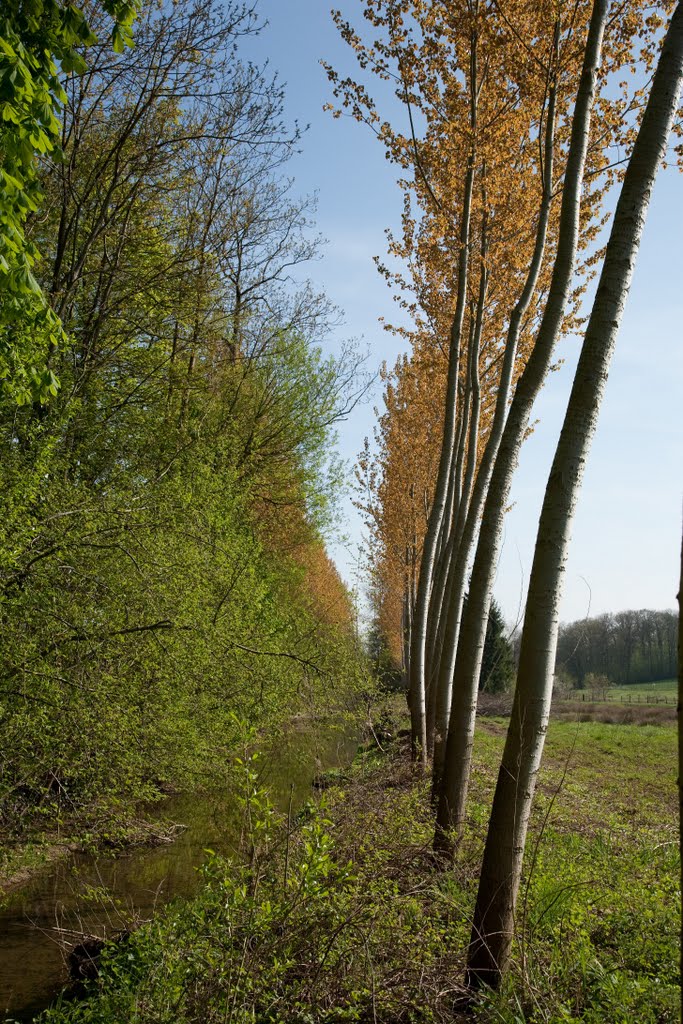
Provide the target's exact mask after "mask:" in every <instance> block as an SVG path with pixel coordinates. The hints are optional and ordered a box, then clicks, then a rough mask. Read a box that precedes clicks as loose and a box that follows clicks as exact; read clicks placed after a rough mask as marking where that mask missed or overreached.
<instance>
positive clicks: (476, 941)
mask: <svg viewBox="0 0 683 1024" xmlns="http://www.w3.org/2000/svg"><path fill="white" fill-rule="evenodd" d="M682 80H683V3H679V4H678V6H677V7H676V10H675V12H674V15H673V18H672V21H671V24H670V26H669V30H668V32H667V35H666V38H665V41H664V46H663V49H662V54H661V57H660V60H659V64H658V67H657V71H656V74H655V77H654V81H653V84H652V88H651V91H650V96H649V99H648V102H647V106H646V109H645V113H644V115H643V120H642V123H641V127H640V130H639V132H638V136H637V138H636V142H635V145H634V148H633V153H632V155H631V158H630V160H629V164H628V168H627V170H626V175H625V177H624V182H623V185H622V189H621V193H620V196H619V200H618V203H617V208H616V211H615V214H614V221H613V224H612V230H611V233H610V238H609V242H608V244H607V249H606V252H605V259H604V263H603V268H602V272H601V275H600V281H599V284H598V288H597V292H596V296H595V299H594V302H593V308H592V310H591V315H590V319H589V321H588V326H587V328H586V334H585V338H584V343H583V346H582V349H581V356H580V358H579V364H578V367H577V370H576V374H575V377H574V384H573V387H572V391H571V395H570V398H569V403H568V406H567V412H566V415H565V420H564V424H563V427H562V432H561V434H560V439H559V442H558V445H557V450H556V452H555V458H554V460H553V465H552V468H551V471H550V475H549V477H548V484H547V487H546V492H545V498H544V501H543V508H542V511H541V517H540V521H539V527H538V536H537V539H536V548H535V551H534V561H533V566H532V570H531V577H530V580H529V595H528V598H527V605H526V614H525V619H524V629H523V632H522V645H521V650H520V659H519V669H518V679H517V689H516V691H515V699H514V703H513V708H512V715H511V718H510V726H509V729H508V734H507V740H506V744H505V750H504V753H503V760H502V763H501V767H500V773H499V775H498V783H497V786H496V792H495V796H494V801H493V808H492V812H491V819H490V822H489V829H488V835H487V840H486V848H485V851H484V862H483V867H482V873H481V878H480V883H479V893H478V896H477V903H476V907H475V913H474V923H473V928H472V939H471V944H470V950H469V962H468V973H467V980H468V984H469V985H470V986H473V987H481V986H482V985H490V986H494V987H495V986H497V984H498V983H499V980H500V977H501V972H502V971H504V969H505V967H506V964H507V961H508V958H509V951H510V945H511V942H512V936H513V928H514V910H515V902H516V897H517V892H518V889H519V882H520V878H521V872H522V858H523V856H524V846H525V843H526V833H527V826H528V821H529V815H530V813H531V805H532V801H533V796H534V790H535V786H536V778H537V775H538V770H539V766H540V762H541V757H542V753H543V745H544V741H545V734H546V730H547V726H548V717H549V713H550V699H551V694H552V677H553V669H554V664H555V653H556V650H557V631H558V609H559V602H560V597H561V593H562V582H563V577H564V571H565V563H566V558H567V550H568V546H569V536H570V530H571V524H572V520H573V516H574V510H575V508H576V502H577V498H578V495H579V491H580V488H581V480H582V477H583V470H584V466H585V462H586V458H587V456H588V452H589V449H590V444H591V441H592V438H593V435H594V433H595V428H596V425H597V420H598V414H599V410H600V404H601V401H602V397H603V393H604V390H605V384H606V381H607V374H608V370H609V364H610V361H611V357H612V353H613V351H614V345H615V342H616V337H617V333H618V330H619V325H620V323H621V318H622V315H623V310H624V306H625V303H626V299H627V297H628V292H629V288H630V284H631V279H632V276H633V269H634V266H635V261H636V257H637V254H638V248H639V246H640V239H641V236H642V231H643V227H644V224H645V217H646V214H647V209H648V205H649V202H650V197H651V194H652V188H653V185H654V181H655V177H656V174H657V170H658V168H659V166H660V164H661V162H662V160H663V158H664V155H665V153H666V146H667V142H668V138H669V134H670V131H671V126H672V124H673V120H674V117H675V114H676V110H677V106H678V96H679V92H680V87H681V81H682Z"/></svg>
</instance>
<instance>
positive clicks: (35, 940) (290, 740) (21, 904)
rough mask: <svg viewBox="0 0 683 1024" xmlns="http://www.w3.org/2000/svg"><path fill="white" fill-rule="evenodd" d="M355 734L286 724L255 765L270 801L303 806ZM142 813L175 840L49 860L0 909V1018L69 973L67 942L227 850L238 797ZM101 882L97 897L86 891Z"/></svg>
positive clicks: (29, 1005)
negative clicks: (210, 853)
mask: <svg viewBox="0 0 683 1024" xmlns="http://www.w3.org/2000/svg"><path fill="white" fill-rule="evenodd" d="M358 742H359V739H358V736H357V735H349V733H348V731H346V732H342V731H340V730H339V729H330V728H325V729H320V728H317V729H314V727H312V726H306V727H305V728H297V729H293V730H291V732H290V734H289V735H288V737H287V738H286V739H284V740H283V739H282V738H280V739H279V740H278V743H277V745H276V746H274V748H273V749H270V750H268V749H266V750H264V752H263V756H262V759H261V760H260V762H259V764H260V766H261V770H262V777H263V783H264V785H265V786H267V788H268V790H269V792H270V795H271V799H272V800H273V802H274V803H275V805H276V806H278V807H279V808H280V809H282V810H286V808H287V806H288V804H289V800H290V794H292V793H293V799H292V802H293V806H294V807H295V808H296V807H298V806H300V805H301V804H302V803H303V802H304V801H305V800H306V799H307V797H308V796H310V793H311V783H312V781H313V779H314V778H315V776H316V775H317V774H318V773H319V772H320V771H322V770H325V769H328V768H334V767H339V766H342V765H344V764H348V763H350V761H351V760H352V759H353V756H354V754H355V753H356V750H357V747H358ZM145 817H146V818H147V819H148V820H152V821H154V820H155V821H158V822H159V823H160V825H164V823H171V822H175V823H179V824H182V825H184V826H185V829H184V831H182V832H181V834H180V835H179V836H178V837H177V838H176V839H175V841H174V842H172V843H170V844H168V843H164V844H163V845H159V846H153V847H135V848H133V849H131V850H128V851H126V852H125V853H122V854H120V855H117V856H107V855H90V854H83V853H74V854H71V855H69V856H68V858H66V859H64V860H60V861H58V862H57V863H55V864H52V865H46V866H45V867H44V868H42V869H40V870H39V871H38V872H37V873H36V874H35V875H34V876H33V878H32V879H31V880H30V881H29V882H28V883H27V884H26V885H25V886H23V887H22V888H21V889H19V890H17V891H16V892H14V893H12V894H11V895H10V897H9V898H8V901H7V902H6V903H5V904H4V906H2V907H0V1020H5V1021H12V1020H13V1021H21V1022H25V1021H31V1020H32V1019H33V1017H34V1016H35V1015H36V1014H38V1013H39V1012H40V1011H41V1010H43V1009H44V1008H45V1007H46V1006H48V1005H49V1004H50V1002H51V1001H52V999H53V998H54V997H55V996H56V994H57V993H58V992H59V991H60V989H61V988H62V986H63V985H64V984H65V983H66V982H67V981H68V971H67V968H66V964H65V940H68V938H69V937H70V933H73V938H74V941H77V936H78V935H82V934H94V935H103V934H107V935H113V934H115V933H116V932H118V931H121V930H122V929H123V928H124V927H126V924H127V923H128V922H129V921H130V919H131V918H132V917H135V918H137V919H143V920H144V919H148V918H150V917H151V916H152V915H153V914H154V912H155V910H156V909H157V908H159V907H161V906H162V905H163V904H164V903H165V902H167V901H168V900H170V899H173V898H176V897H188V896H191V895H192V894H193V892H194V891H195V890H196V888H197V886H198V884H199V882H200V876H199V873H198V871H197V868H198V867H199V865H200V864H201V863H202V862H203V861H204V859H205V857H206V854H205V852H204V851H205V848H206V847H210V848H212V849H214V850H216V851H218V852H221V851H226V852H227V851H229V850H230V849H231V848H232V847H233V846H234V842H235V839H236V835H235V832H236V824H237V821H238V814H237V812H236V801H235V797H234V796H232V795H231V794H229V793H221V794H201V795H199V796H198V795H196V794H182V795H179V796H173V797H169V798H167V799H165V800H163V801H162V802H161V803H159V804H157V805H155V806H154V807H153V808H152V809H151V810H150V809H148V810H147V811H146V813H145ZM98 889H99V890H101V889H105V890H106V891H107V894H108V895H107V898H106V899H105V900H104V901H103V900H102V899H101V898H100V897H98V896H97V895H96V893H94V892H93V890H98Z"/></svg>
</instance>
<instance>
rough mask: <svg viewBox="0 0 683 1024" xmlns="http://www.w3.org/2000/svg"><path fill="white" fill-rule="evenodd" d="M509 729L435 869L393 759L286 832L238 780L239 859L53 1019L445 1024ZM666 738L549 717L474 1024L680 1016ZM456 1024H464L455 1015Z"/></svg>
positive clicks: (385, 757) (490, 726) (494, 728)
mask: <svg viewBox="0 0 683 1024" xmlns="http://www.w3.org/2000/svg"><path fill="white" fill-rule="evenodd" d="M504 731H505V724H504V722H503V721H502V720H497V719H487V720H484V721H482V722H480V725H479V729H478V734H477V745H476V762H475V769H474V775H473V799H472V807H471V818H470V825H469V829H468V832H467V835H466V838H465V841H464V843H463V845H462V848H461V851H460V857H459V860H458V864H457V866H456V868H455V870H453V871H449V872H446V873H443V872H440V871H438V870H437V869H436V867H435V865H434V863H433V860H432V858H431V856H430V840H431V832H432V825H431V813H430V809H429V801H428V791H427V787H426V785H425V784H424V782H423V781H422V780H420V779H419V778H416V777H415V775H414V774H413V772H412V770H411V767H410V764H409V762H408V760H407V758H406V753H405V750H404V749H401V748H397V747H393V748H391V749H390V750H388V751H387V752H386V753H382V752H379V751H374V752H372V753H369V754H366V755H364V756H363V757H361V758H359V759H357V762H356V763H355V764H354V766H353V767H352V769H350V771H349V772H348V773H347V774H346V775H345V776H342V777H339V776H337V778H336V780H335V782H336V784H335V786H334V787H333V788H331V789H329V790H327V791H326V792H325V794H324V795H323V798H322V799H323V803H322V804H320V805H317V806H313V805H311V806H309V807H307V808H305V809H304V811H302V812H301V813H300V814H299V815H298V817H296V818H295V819H292V820H290V822H289V825H288V824H287V822H283V821H282V820H281V819H279V818H278V817H277V816H276V815H275V814H274V812H273V811H272V809H271V808H270V807H269V806H268V804H267V802H266V801H265V799H264V797H263V795H262V794H260V793H259V792H258V790H256V789H255V788H254V785H253V781H254V779H253V776H252V775H251V774H250V769H249V766H248V765H247V766H245V769H244V772H245V775H244V783H245V785H244V793H245V796H244V822H245V845H244V849H243V851H242V852H243V854H244V853H246V855H247V857H246V864H244V863H243V861H242V860H241V859H240V857H239V856H236V857H235V859H234V861H232V862H230V863H228V862H226V861H223V860H221V859H220V858H218V857H215V856H212V855H211V854H209V855H208V857H209V860H208V864H207V867H206V875H205V885H204V887H203V889H202V891H201V893H200V895H199V896H198V897H197V898H196V899H195V900H193V901H192V902H190V903H187V904H184V905H182V906H178V907H176V908H171V909H170V910H168V911H166V912H165V913H164V914H162V915H161V916H160V917H159V918H158V920H157V921H155V922H154V923H153V924H152V925H151V926H149V927H147V928H145V929H142V930H140V931H139V932H138V933H136V934H135V935H133V936H131V937H130V938H129V939H127V941H126V942H125V943H123V944H122V945H121V946H120V947H119V948H118V949H115V950H113V951H112V952H111V953H109V954H107V956H106V957H105V961H104V963H103V969H102V973H101V976H100V979H99V981H98V982H97V983H95V985H94V987H93V989H92V991H91V993H90V995H89V997H88V998H87V999H86V1000H85V1001H83V1002H80V1003H74V1004H71V1005H65V1006H64V1007H62V1008H57V1009H54V1010H52V1011H49V1012H48V1014H47V1015H46V1017H45V1020H47V1021H50V1022H51V1024H57V1022H59V1024H65V1022H67V1021H69V1022H74V1024H75V1022H79V1024H95V1022H97V1024H107V1022H112V1024H113V1022H114V1021H116V1022H119V1021H123V1020H126V1021H133V1022H136V1024H143V1022H144V1024H148V1022H149V1024H151V1022H155V1024H159V1022H168V1024H170V1022H171V1021H173V1022H176V1021H178V1022H190V1021H193V1022H194V1021H203V1022H213V1021H216V1022H217V1021H221V1022H226V1021H227V1022H233V1024H237V1022H239V1024H246V1022H247V1021H249V1022H254V1021H258V1022H262V1024H265V1022H276V1021H287V1022H291V1024H313V1022H316V1024H317V1022H326V1021H328V1022H332V1021H334V1022H341V1021H368V1022H370V1021H381V1022H387V1024H389V1022H391V1024H398V1022H404V1021H405V1022H408V1021H416V1022H418V1021H420V1022H441V1021H443V1022H446V1021H454V1020H458V1019H459V1017H458V1015H457V1013H456V1012H455V1011H454V1002H455V1000H456V999H457V996H458V995H459V993H460V984H461V978H462V969H463V963H464V952H465V949H466V945H467V940H468V937H469V925H468V922H469V918H470V913H471V909H472V906H473V902H474V897H475V894H476V881H477V870H478V864H479V860H480V856H481V850H482V843H483V837H484V832H485V827H486V820H487V808H488V803H489V801H490V797H491V793H492V789H493V785H494V782H495V774H496V770H497V761H498V755H499V753H500V749H501V745H502V741H503V737H504ZM675 801H676V789H675V732H674V730H673V729H671V728H669V727H668V726H659V727H655V726H629V725H605V724H601V723H594V722H583V723H578V724H577V723H567V722H557V721H556V722H554V723H553V724H552V726H551V729H550V732H549V736H548V744H547V758H546V763H545V767H544V770H543V774H542V778H541V782H540V787H539V795H538V800H537V804H536V809H535V813H534V825H533V830H532V836H531V841H530V843H529V847H528V858H527V871H526V878H525V882H524V885H523V888H522V892H521V898H520V914H519V930H518V936H517V940H516V944H515V956H514V964H513V969H512V973H511V975H510V978H509V980H508V982H507V984H506V987H505V989H504V991H502V992H501V993H500V994H499V995H497V996H495V997H493V998H492V999H491V1000H489V1001H488V1002H487V1001H485V1002H484V1003H482V1005H481V1006H479V1007H478V1008H477V1009H476V1010H475V1012H474V1016H473V1017H469V1018H467V1019H469V1020H472V1019H474V1020H477V1021H480V1022H499V1021H500V1022H507V1024H521V1022H528V1024H531V1022H548V1024H555V1022H558V1024H559V1022H576V1021H587V1022H589V1024H595V1022H598V1021H609V1022H611V1024H620V1022H624V1024H626V1022H627V1021H628V1022H629V1024H630V1022H633V1021H637V1022H638V1024H668V1022H674V1021H676V1020H678V1016H677V1001H678V987H677V986H678V976H677V957H678V951H677V927H678V875H677V872H678V849H677V841H676V827H675ZM463 1019H465V1018H463Z"/></svg>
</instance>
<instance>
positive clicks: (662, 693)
mask: <svg viewBox="0 0 683 1024" xmlns="http://www.w3.org/2000/svg"><path fill="white" fill-rule="evenodd" d="M607 692H608V693H609V694H611V695H614V696H619V697H625V698H626V699H627V700H628V698H629V697H653V696H655V697H676V695H677V693H678V683H677V681H676V680H675V679H658V680H657V682H655V683H631V684H630V685H629V686H613V687H610V689H609V690H608V691H607Z"/></svg>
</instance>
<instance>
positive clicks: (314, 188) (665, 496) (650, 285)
mask: <svg viewBox="0 0 683 1024" xmlns="http://www.w3.org/2000/svg"><path fill="white" fill-rule="evenodd" d="M337 6H339V7H341V9H342V11H343V12H344V13H345V14H346V15H347V16H348V17H349V18H350V20H352V21H354V22H355V23H359V22H360V20H361V16H360V12H361V5H360V3H359V2H358V0H343V2H341V3H339V4H338V5H337ZM259 10H260V12H261V14H262V16H263V17H264V18H266V19H267V20H268V22H269V24H268V26H267V27H266V28H265V29H264V31H263V33H262V34H261V36H260V37H258V38H257V39H255V40H252V41H250V43H249V47H248V50H247V51H246V52H247V53H248V55H249V56H250V57H251V58H252V59H254V60H256V61H258V62H261V61H263V60H265V59H268V60H269V61H270V66H271V69H272V70H273V71H277V72H278V74H279V76H280V78H281V79H282V81H283V82H284V83H286V116H287V117H288V118H289V119H290V120H294V119H296V120H298V121H299V122H300V123H301V124H304V125H305V124H308V125H309V126H310V127H309V129H308V131H307V132H306V134H305V136H304V139H303V143H302V153H301V154H300V155H298V156H297V157H296V158H295V159H294V160H293V161H292V163H291V164H290V166H289V174H290V175H291V176H292V177H293V178H294V182H295V189H296V191H297V192H298V193H300V194H308V193H314V192H315V193H317V196H318V212H317V218H316V220H317V228H318V230H319V231H320V232H321V234H322V235H323V236H324V237H325V238H326V239H327V245H326V246H325V248H324V250H323V252H322V257H321V259H320V260H319V261H318V262H316V263H315V264H313V265H311V266H309V268H308V269H307V276H308V277H309V278H310V280H311V281H312V282H313V283H314V284H315V285H316V286H318V287H320V288H321V289H323V290H324V291H325V292H326V293H327V295H328V296H329V297H330V299H331V300H332V301H333V302H335V303H336V304H337V305H338V306H339V307H341V309H342V311H343V313H344V321H345V323H344V326H342V327H341V328H339V329H338V330H337V331H336V333H335V337H334V338H333V339H332V341H331V345H332V347H334V345H335V343H336V344H341V342H342V340H343V339H344V338H351V337H355V338H358V339H362V340H363V342H364V344H365V345H366V347H367V348H368V349H369V352H370V365H371V367H372V368H374V369H376V368H377V367H378V366H379V364H380V363H381V362H382V360H384V359H386V360H387V362H388V363H390V364H391V363H393V362H394V360H395V359H396V357H397V355H398V354H399V352H400V351H401V349H402V343H401V342H400V340H399V339H397V338H395V337H392V336H391V335H390V334H388V333H387V332H386V331H384V330H383V329H382V327H381V325H380V324H379V323H378V318H379V317H382V316H384V317H386V318H387V319H393V320H395V319H396V316H397V313H398V310H397V307H396V306H395V303H394V302H393V299H392V296H391V293H390V291H389V289H388V288H387V286H386V284H385V283H384V281H383V280H382V279H381V278H380V276H379V274H378V273H377V271H376V270H375V267H374V264H373V259H372V258H373V256H376V255H377V256H383V255H384V252H385V239H384V231H385V229H386V228H387V227H391V226H392V225H396V224H397V222H398V218H399V215H400V208H401V196H400V192H399V190H398V188H397V186H396V185H395V181H394V178H395V171H394V168H393V167H392V166H391V165H390V164H389V163H388V162H387V161H386V160H385V159H384V153H383V149H382V147H381V146H380V144H379V143H378V142H377V141H376V140H375V139H374V137H373V135H372V133H371V131H370V130H369V129H368V128H367V127H365V126H363V125H359V124H356V123H355V122H353V121H351V120H350V119H348V118H342V119H339V120H335V119H333V118H332V117H331V115H330V114H329V113H325V112H324V111H323V105H324V103H325V102H326V101H329V100H330V99H331V95H330V88H329V85H328V83H327V80H326V76H325V72H324V70H323V69H322V68H321V66H320V64H319V60H320V59H321V58H323V59H325V60H327V61H329V62H330V63H331V64H332V65H333V66H335V67H336V68H337V69H338V70H339V71H345V72H348V73H353V72H354V64H353V60H352V56H351V54H350V53H349V52H348V48H347V47H346V46H345V45H344V44H343V43H342V42H341V41H340V40H339V38H338V35H337V32H336V29H335V27H334V25H333V23H332V19H331V17H330V12H329V7H328V4H327V2H326V0H260V3H259ZM682 200H683V177H682V176H680V175H679V174H677V172H676V171H674V170H667V171H665V172H663V173H660V177H659V178H658V181H657V186H656V190H655V195H654V198H653V202H652V205H651V208H650V213H649V216H648V222H647V226H646V230H645V236H644V239H643V244H642V246H641V251H640V256H639V260H638V266H637V268H636V274H635V278H634V282H633V287H632V290H631V296H630V299H629V303H628V306H627V309H626V314H625V318H624V321H623V324H622V329H621V332H620V336H619V339H618V342H617V351H616V355H615V359H614V363H613V367H612V372H611V374H610V379H609V382H608V387H607V394H606V398H605V402H604V405H603V409H602V412H601V418H600V423H599V426H598V432H597V435H596V438H595V441H594V443H593V449H592V452H591V456H590V459H589V462H588V467H587V470H586V475H585V479H584V484H583V491H582V495H581V499H580V503H579V508H578V512H577V516H576V520H575V525H574V531H573V540H572V547H571V551H570V557H569V563H568V566H567V573H566V580H565V589H564V599H563V603H562V609H561V616H562V619H563V620H565V621H569V620H573V619H577V618H583V617H584V616H586V615H587V614H590V615H597V614H600V613H602V612H607V611H618V610H621V609H625V608H672V607H674V604H675V595H676V593H677V588H678V571H679V566H680V544H681V517H682V510H683V501H682V499H683V473H682V469H683V457H682V452H683V346H682V345H681V340H682V339H681V335H682V333H683V332H682V326H681V325H683V272H682V271H683V260H682V259H681V254H680V240H681V237H683V201H682ZM579 345H580V340H579V339H576V338H569V339H565V340H564V341H563V342H562V343H561V348H560V350H559V352H558V357H559V358H563V359H564V364H563V366H562V367H561V369H560V370H558V371H557V372H556V373H553V374H552V375H551V377H550V379H549V381H548V383H547V384H546V387H545V389H544V391H543V393H542V395H541V396H540V398H539V400H538V402H537V405H536V408H535V410H534V419H537V420H538V421H539V422H538V425H537V427H536V430H535V432H534V434H533V435H532V437H531V438H530V439H529V440H528V441H527V442H526V444H525V446H524V449H523V452H522V456H521V460H520V466H519V470H518V472H517V476H516V480H515V484H514V487H513V494H512V501H513V502H514V506H513V508H512V510H511V512H510V513H509V514H508V517H507V522H506V528H505V543H504V548H503V552H502V555H501V559H500V564H499V567H498V574H497V580H496V587H495V593H496V596H497V598H498V600H499V601H500V603H501V605H502V607H503V610H504V613H505V616H506V618H507V619H508V620H511V621H514V620H515V619H516V618H517V615H518V613H521V610H523V597H524V592H525V589H526V584H527V581H528V573H529V569H530V566H531V559H532V554H533V545H534V541H535V535H536V527H537V523H538V514H539V511H540V505H541V501H542V498H543V492H544V489H545V482H546V478H547V473H548V469H549V466H550V462H551V460H552V456H553V452H554V447H555V443H556V440H557V436H558V433H559V429H560V426H561V423H562V418H563V415H564V409H565V406H566V401H567V397H568V394H569V389H570V386H571V377H572V373H573V369H574V366H575V363H576V358H577V356H578V350H579ZM380 401H381V392H380V390H379V388H376V389H375V391H374V394H373V395H372V400H371V401H370V402H368V403H366V404H364V405H363V406H360V407H358V408H357V409H356V410H355V411H354V413H353V414H352V416H351V417H350V419H349V421H348V422H347V423H344V424H341V426H340V430H339V448H340V453H341V455H342V456H343V457H344V458H345V459H348V460H354V459H355V456H356V454H357V453H358V452H359V451H360V449H361V447H362V444H363V439H364V437H365V436H366V435H369V436H370V435H371V434H372V430H373V424H374V420H375V416H374V411H373V406H374V405H376V404H379V403H380ZM344 519H345V527H346V532H347V533H348V535H349V538H350V542H349V543H348V544H347V545H345V546H342V545H339V544H336V545H333V546H332V549H331V550H332V554H333V556H334V557H335V559H336V561H337V564H338V565H339V568H340V570H341V572H342V574H343V575H344V577H345V578H346V580H347V582H348V583H350V584H351V585H356V584H357V582H358V580H357V578H356V570H357V554H356V549H357V546H358V544H359V542H360V537H361V529H360V523H359V521H358V518H357V516H356V513H355V511H354V510H353V508H352V506H351V503H350V501H345V502H344Z"/></svg>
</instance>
